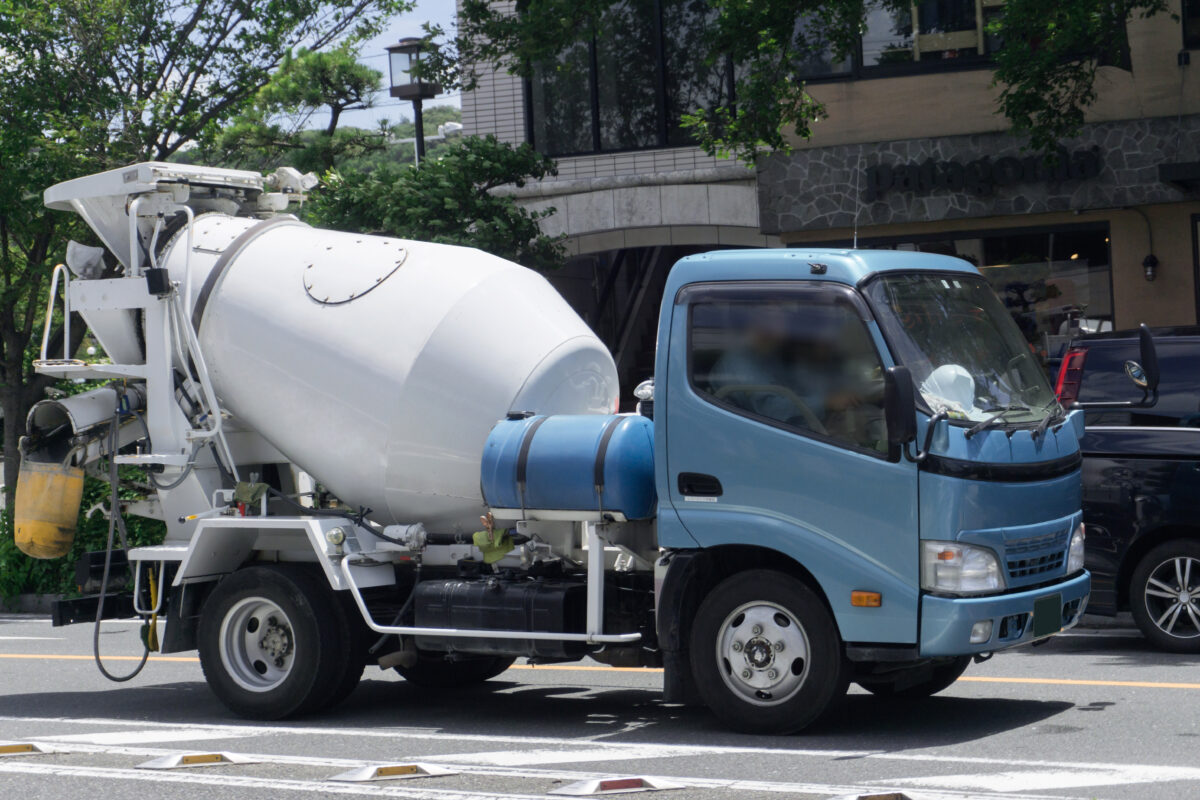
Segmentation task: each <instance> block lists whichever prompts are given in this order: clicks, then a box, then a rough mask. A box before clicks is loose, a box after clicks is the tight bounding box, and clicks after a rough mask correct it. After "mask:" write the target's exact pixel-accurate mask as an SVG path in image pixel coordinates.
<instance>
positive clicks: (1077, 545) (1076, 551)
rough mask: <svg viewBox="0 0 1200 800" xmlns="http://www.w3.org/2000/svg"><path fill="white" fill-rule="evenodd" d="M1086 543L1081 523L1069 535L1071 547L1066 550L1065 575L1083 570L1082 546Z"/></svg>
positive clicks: (1085, 535) (1085, 534)
mask: <svg viewBox="0 0 1200 800" xmlns="http://www.w3.org/2000/svg"><path fill="white" fill-rule="evenodd" d="M1086 541H1087V533H1086V531H1084V529H1083V523H1082V522H1081V523H1079V527H1077V528H1076V529H1075V533H1073V534H1071V546H1070V547H1069V548H1067V574H1068V575H1070V574H1071V573H1073V572H1078V571H1079V570H1081V569H1083V555H1084V553H1083V545H1084V542H1086Z"/></svg>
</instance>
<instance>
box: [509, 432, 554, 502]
mask: <svg viewBox="0 0 1200 800" xmlns="http://www.w3.org/2000/svg"><path fill="white" fill-rule="evenodd" d="M548 419H550V418H549V417H538V418H537V419H535V420H534V421H533V422H532V423H530V425H529V427H528V428H527V429H526V430H525V436H524V437H523V438H522V439H521V450H520V452H518V453H517V491H518V492H520V493H521V518H522V519H524V518H525V476H526V475H527V473H528V471H529V448H530V447H532V446H533V435H534V434H535V433H537V429H538V428H540V427H542V423H543V422H545V421H546V420H548Z"/></svg>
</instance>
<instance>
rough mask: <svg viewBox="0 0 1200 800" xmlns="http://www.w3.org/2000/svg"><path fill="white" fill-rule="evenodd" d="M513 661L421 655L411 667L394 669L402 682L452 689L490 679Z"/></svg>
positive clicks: (433, 654) (502, 658)
mask: <svg viewBox="0 0 1200 800" xmlns="http://www.w3.org/2000/svg"><path fill="white" fill-rule="evenodd" d="M514 661H516V659H515V658H512V657H509V656H472V657H469V658H463V659H461V660H458V661H449V660H447V659H446V656H445V655H444V654H442V653H421V654H419V655H418V656H417V662H416V663H415V664H413V665H412V666H411V667H396V672H399V673H400V674H401V675H402V676H403V677H404V680H406V681H409V682H410V683H415V684H417V685H418V686H426V687H428V688H430V689H456V688H458V687H460V686H473V685H475V684H477V683H483V682H484V681H486V680H490V679H492V678H494V677H496V676H497V675H499V674H500V673H502V672H504V670H506V669H508V668H509V667H511V666H512V663H513V662H514Z"/></svg>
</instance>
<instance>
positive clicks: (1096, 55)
mask: <svg viewBox="0 0 1200 800" xmlns="http://www.w3.org/2000/svg"><path fill="white" fill-rule="evenodd" d="M1166 9H1167V4H1166V0H1057V2H1054V3H1045V2H1042V1H1041V0H1007V3H1006V4H1005V10H1004V15H1003V16H1001V17H1000V18H999V19H998V20H996V21H995V22H994V23H993V24H992V26H991V32H992V33H994V34H995V35H997V36H999V37H1001V39H1002V41H1003V42H1004V46H1003V47H1002V48H1001V49H1000V51H999V52H997V53H996V55H995V62H996V73H995V74H996V83H997V84H998V85H1000V86H1001V87H1002V90H1001V93H1000V108H1001V110H1002V111H1003V112H1004V115H1005V116H1006V117H1007V118H1008V120H1009V122H1010V123H1011V124H1012V128H1013V131H1014V132H1016V133H1020V134H1026V135H1028V136H1029V138H1030V144H1031V145H1032V146H1033V147H1034V148H1035V149H1037V150H1041V151H1043V152H1046V153H1050V152H1052V151H1053V150H1054V149H1055V148H1056V147H1057V146H1058V142H1059V141H1060V140H1062V139H1065V138H1068V137H1070V136H1073V135H1075V134H1077V133H1078V132H1079V129H1080V128H1081V127H1082V126H1083V122H1084V113H1085V111H1086V109H1087V108H1088V107H1089V106H1091V105H1092V103H1094V102H1095V101H1096V72H1097V70H1099V69H1100V68H1101V67H1104V66H1112V67H1118V68H1121V69H1126V70H1128V69H1130V68H1131V67H1130V61H1129V39H1128V37H1127V36H1126V33H1125V25H1126V23H1127V22H1128V21H1129V20H1130V19H1132V18H1134V17H1140V18H1146V17H1150V16H1153V15H1154V14H1157V13H1160V12H1163V11H1166Z"/></svg>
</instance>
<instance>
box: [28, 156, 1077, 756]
mask: <svg viewBox="0 0 1200 800" xmlns="http://www.w3.org/2000/svg"><path fill="white" fill-rule="evenodd" d="M309 188H311V180H310V179H309V178H307V177H306V176H301V175H299V174H298V173H296V172H295V171H291V170H287V169H284V170H280V171H278V172H276V173H275V174H273V175H270V176H267V177H264V176H262V175H259V174H257V173H251V172H242V171H232V170H222V169H210V168H204V167H197V166H185V165H177V164H164V163H143V164H137V165H134V166H130V167H128V168H126V169H118V170H115V171H112V172H106V173H103V174H97V175H91V176H88V177H83V178H79V179H76V180H72V181H69V182H66V183H62V184H59V185H57V186H54V187H52V188H50V189H48V190H47V191H46V193H45V201H46V203H47V205H48V206H49V207H51V208H54V209H61V210H64V211H73V212H75V213H77V214H79V215H80V216H81V217H82V218H83V219H84V220H85V221H86V222H87V224H88V225H89V226H90V227H91V228H92V230H93V231H94V232H95V234H96V236H97V237H98V238H99V240H100V242H101V243H102V244H103V248H88V247H84V246H82V245H76V244H72V246H71V247H70V248H69V249H68V252H67V258H66V266H65V267H62V268H59V269H58V270H57V271H56V274H55V286H54V290H53V292H52V296H51V298H50V303H51V308H55V309H56V308H57V307H58V305H57V304H59V303H61V304H62V305H63V306H64V307H65V310H66V311H67V317H66V319H67V320H68V321H69V320H70V318H71V315H72V314H74V313H78V314H79V315H80V316H82V317H83V319H84V320H86V323H87V325H88V328H89V329H90V331H91V334H92V335H93V336H94V337H95V339H96V340H97V341H98V342H99V343H100V345H101V346H102V347H103V352H104V354H106V355H107V357H108V360H106V361H103V362H101V363H85V362H83V361H79V360H75V359H74V358H73V354H72V353H70V352H64V353H61V354H56V353H48V352H46V346H45V343H43V352H42V353H41V354H40V358H39V360H38V362H37V365H36V366H37V369H38V370H39V371H40V372H42V373H45V374H48V375H53V376H58V377H61V378H64V379H76V380H78V379H86V380H89V381H102V382H104V383H102V384H100V385H98V386H97V388H94V389H92V390H90V391H88V392H85V393H83V394H79V395H75V396H72V397H66V398H58V399H46V400H43V401H41V402H39V403H38V404H37V405H36V406H34V408H33V409H32V411H31V412H30V414H29V419H28V434H27V436H26V437H25V438H24V440H23V443H22V451H23V467H22V470H23V476H22V479H21V482H20V485H19V488H18V495H17V499H16V506H17V508H16V535H17V539H18V542H19V543H20V544H21V546H22V548H23V549H25V550H26V551H27V552H30V553H32V554H34V555H39V556H42V557H53V556H60V555H62V554H63V553H64V552H65V551H66V549H67V546H69V540H70V533H71V529H72V526H73V524H74V522H73V521H74V518H75V515H76V512H77V508H76V506H77V504H78V502H79V495H78V484H79V483H80V482H81V481H82V475H83V473H84V472H85V471H89V470H90V471H92V472H93V473H95V474H97V475H100V476H108V477H110V478H112V479H113V480H114V482H119V481H120V480H121V474H122V473H120V468H121V467H128V466H137V467H140V468H141V470H142V472H141V474H143V475H144V476H145V478H144V479H142V481H143V483H144V484H145V487H144V488H145V490H146V491H145V494H144V499H143V500H140V501H130V500H124V499H122V500H117V503H116V505H115V506H114V507H113V508H112V509H111V513H112V514H113V515H114V516H115V517H117V518H119V517H120V514H119V513H118V512H119V511H121V510H124V511H125V512H127V513H139V514H144V515H147V516H152V517H157V518H160V519H162V520H164V521H165V523H166V528H167V534H166V538H165V541H164V542H163V543H162V544H161V545H157V546H147V547H133V548H130V549H128V550H123V551H122V550H120V548H113V549H114V550H117V552H109V553H106V554H103V556H97V555H96V554H93V555H92V556H91V559H90V561H89V560H86V559H85V561H84V562H81V567H80V574H81V580H80V582H81V584H83V583H87V582H89V578H94V577H95V574H96V573H97V571H98V566H99V564H101V563H103V564H104V572H105V573H108V574H107V575H106V576H101V577H100V578H99V580H91V581H90V583H91V584H92V588H93V589H94V593H93V594H92V595H91V596H84V597H80V598H76V599H71V600H65V601H62V602H61V603H59V604H58V606H57V607H56V608H55V623H56V624H67V623H71V622H82V621H92V620H95V621H96V624H99V620H100V619H101V618H110V617H115V616H121V615H128V616H133V615H141V616H143V617H145V618H147V619H148V620H151V621H153V620H154V619H155V618H161V620H162V621H164V625H163V627H162V631H163V633H162V636H161V641H159V642H154V641H153V639H154V638H155V637H154V635H153V634H154V633H155V632H156V631H157V630H158V628H155V627H154V626H153V625H150V628H151V629H150V630H149V631H148V634H149V637H148V639H149V643H150V644H156V645H157V646H158V647H159V648H160V649H161V651H162V652H179V651H188V650H198V651H199V656H200V662H201V666H202V667H203V671H204V675H205V677H206V679H207V681H208V683H209V684H210V686H211V687H212V690H213V691H214V693H215V694H216V696H217V697H218V698H219V699H220V700H221V702H223V703H224V704H225V705H226V706H228V707H229V708H230V709H232V710H233V711H234V712H236V713H237V714H240V715H244V716H247V717H253V718H267V719H276V718H283V717H288V716H292V715H296V714H303V713H312V712H317V711H319V710H321V709H323V708H327V707H329V706H330V705H331V704H333V703H337V702H339V701H340V700H342V699H343V698H344V697H346V696H347V695H348V694H349V692H350V691H351V690H352V689H353V688H354V686H355V685H356V684H357V682H358V681H359V679H360V676H361V675H362V674H363V671H364V668H365V666H367V665H377V666H378V667H380V668H383V669H395V670H397V671H398V672H399V673H400V674H401V675H402V676H403V677H404V678H406V679H407V680H409V681H413V682H415V683H418V684H422V685H426V686H430V687H435V688H437V689H439V690H444V691H447V692H449V691H453V689H454V688H455V687H461V686H465V685H468V684H473V683H477V682H481V681H485V680H488V679H489V678H492V677H495V676H496V675H498V674H500V673H501V672H503V671H504V670H505V669H506V668H507V667H508V666H509V665H510V664H512V663H513V661H514V659H516V658H526V659H528V660H529V661H530V662H531V663H536V664H546V663H555V662H564V661H573V660H578V659H581V658H584V657H590V658H592V659H595V660H596V661H599V662H602V663H605V664H610V665H616V666H635V665H636V666H652V667H662V669H663V676H664V696H665V699H666V700H667V701H668V702H685V703H692V702H702V703H704V704H706V705H707V706H709V707H710V708H711V709H712V711H713V712H714V713H715V714H716V715H717V716H718V717H719V718H720V719H721V720H722V721H724V722H725V723H726V724H728V725H730V726H732V727H735V728H738V729H741V730H745V731H752V732H768V733H780V732H789V731H796V730H799V729H801V728H803V727H805V726H806V725H807V724H809V723H810V722H812V721H813V720H814V719H815V718H816V717H817V716H818V715H820V714H821V713H822V712H823V711H824V710H825V709H826V708H827V707H829V706H830V704H831V703H832V702H833V701H834V700H835V699H836V698H837V697H838V696H839V695H841V694H843V693H844V692H845V691H846V689H847V686H848V684H849V683H850V682H856V683H858V684H860V685H861V686H862V687H865V688H866V689H868V690H869V691H871V692H873V693H875V694H878V695H901V696H909V697H920V696H926V695H930V694H933V693H935V692H938V691H940V690H942V689H944V688H946V687H947V686H949V685H950V684H951V683H953V682H954V681H955V680H956V679H957V678H958V676H959V675H960V674H961V673H962V672H963V671H964V669H966V667H967V666H968V664H969V662H970V661H971V659H972V658H973V657H976V658H982V657H986V656H987V655H988V654H990V653H993V652H995V651H998V650H1003V649H1006V648H1011V647H1015V646H1018V645H1026V644H1029V643H1034V642H1038V641H1041V640H1044V639H1045V638H1046V637H1049V636H1051V635H1053V634H1056V633H1058V632H1059V631H1061V630H1062V629H1064V628H1068V627H1070V626H1072V625H1074V624H1075V623H1076V621H1077V620H1078V619H1079V616H1080V614H1082V613H1083V611H1084V608H1085V606H1086V604H1087V599H1088V591H1089V577H1088V574H1087V572H1086V571H1085V570H1084V568H1083V544H1084V529H1083V526H1082V523H1081V517H1080V484H1079V467H1080V456H1079V444H1078V441H1079V437H1080V434H1081V430H1082V417H1081V413H1080V412H1078V411H1070V412H1068V411H1066V410H1064V409H1063V408H1061V407H1060V406H1059V404H1058V403H1057V401H1056V400H1055V395H1054V392H1053V390H1052V389H1051V387H1050V386H1049V385H1048V382H1047V379H1046V377H1045V376H1044V374H1043V372H1042V370H1041V369H1040V367H1039V365H1038V364H1037V363H1036V362H1035V360H1034V358H1033V357H1032V355H1031V353H1030V350H1029V348H1028V347H1027V346H1026V344H1025V342H1024V340H1023V338H1022V337H1021V334H1020V333H1019V331H1018V329H1017V327H1016V326H1015V324H1014V322H1013V320H1012V319H1011V318H1010V316H1009V314H1008V312H1007V311H1006V310H1005V308H1004V306H1003V304H1002V303H1001V302H1000V301H999V300H998V299H997V297H996V296H995V295H994V294H993V293H992V291H991V289H990V288H989V287H988V285H987V284H986V282H985V281H984V280H983V278H982V277H981V276H980V274H979V273H978V271H977V270H976V269H975V268H973V267H972V266H971V265H969V264H967V263H966V262H964V261H960V260H957V259H954V258H949V257H943V256H935V255H929V254H920V253H907V252H883V251H880V252H870V251H853V250H851V251H848V250H828V249H811V250H810V249H789V250H767V251H753V252H751V251H723V252H714V253H709V254H704V255H697V256H691V257H688V258H685V259H683V260H682V261H680V262H679V263H678V264H677V265H675V267H674V268H673V270H672V271H671V273H670V276H669V279H668V281H667V285H666V290H665V294H664V298H663V301H662V308H661V314H660V319H659V328H658V343H657V356H656V359H657V361H656V364H655V375H654V380H653V383H652V385H643V386H641V387H639V388H638V391H637V394H638V397H639V399H640V400H641V401H642V402H641V405H640V407H639V413H635V414H617V413H615V412H616V410H617V407H618V387H617V378H616V371H615V369H614V365H613V361H612V359H611V357H610V355H609V353H608V352H607V351H606V349H605V347H604V346H603V344H602V343H601V342H600V341H599V339H597V337H596V336H595V335H593V333H592V332H591V331H590V330H589V329H588V327H587V326H586V325H585V324H584V323H583V322H582V321H581V320H580V319H579V317H577V316H576V315H575V314H574V313H573V311H572V310H571V309H570V308H569V307H568V305H567V304H566V303H565V302H564V301H563V299H562V298H561V297H560V296H559V295H558V294H557V293H556V292H555V291H554V289H553V288H552V287H551V286H550V284H549V283H548V282H547V281H546V280H545V279H543V278H542V277H541V276H539V275H537V274H536V273H534V272H532V271H529V270H526V269H524V268H522V267H519V266H517V265H515V264H512V263H509V262H506V261H503V260H501V259H499V258H496V257H494V256H491V255H488V254H485V253H482V252H479V251H477V250H472V249H468V248H462V247H452V246H447V245H436V244H428V243H422V242H415V241H405V240H401V239H397V238H394V237H387V236H368V235H362V234H352V233H340V232H334V231H327V230H320V229H317V228H314V227H310V226H309V225H307V224H305V223H303V222H302V221H300V220H299V219H298V218H297V217H295V216H293V215H291V214H289V213H288V207H289V204H290V203H293V202H296V201H299V200H301V199H302V198H303V197H304V193H305V191H306V190H307V189H309ZM118 262H119V263H118ZM114 275H115V277H113V276H114ZM48 318H49V312H48ZM67 338H68V341H69V337H67ZM56 356H59V357H56ZM125 473H129V470H128V469H126V470H125ZM114 497H115V494H114ZM73 504H75V505H73ZM122 565H125V566H124V567H122ZM122 568H123V569H124V570H126V571H125V572H124V573H121V570H122ZM110 570H111V572H110ZM119 573H121V574H120V577H119V578H118V577H116V576H118V574H119ZM126 576H127V577H126ZM126 581H128V583H126ZM118 584H121V586H118ZM126 585H131V586H132V590H131V591H125V590H124V589H123V588H122V586H126Z"/></svg>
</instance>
